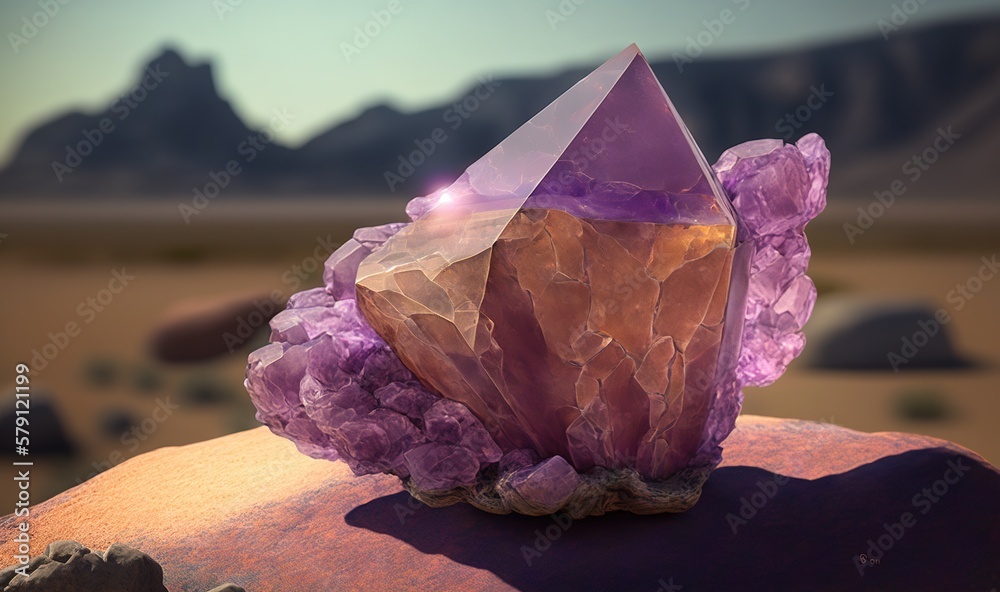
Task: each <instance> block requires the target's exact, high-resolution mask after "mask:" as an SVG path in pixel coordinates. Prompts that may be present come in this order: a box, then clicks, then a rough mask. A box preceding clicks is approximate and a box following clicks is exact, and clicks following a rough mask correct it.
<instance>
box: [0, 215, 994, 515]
mask: <svg viewBox="0 0 1000 592" xmlns="http://www.w3.org/2000/svg"><path fill="white" fill-rule="evenodd" d="M177 203H178V202H169V203H164V204H158V205H154V206H136V205H119V204H115V203H109V204H101V205H98V206H95V205H93V204H88V203H85V202H83V201H80V202H75V203H73V202H70V203H63V204H55V205H53V204H46V205H45V206H13V205H2V204H0V278H2V285H3V290H2V291H0V310H2V311H3V312H2V319H3V321H2V327H3V329H4V336H3V339H2V340H0V364H2V365H0V401H2V405H3V406H4V407H3V411H4V412H6V411H7V410H9V409H10V408H12V406H13V403H12V400H13V391H14V388H13V387H14V367H15V364H17V363H19V362H29V361H30V359H31V358H32V357H33V355H34V354H33V352H35V351H39V352H40V351H41V350H42V348H44V347H45V346H46V345H47V344H50V343H53V342H54V341H63V342H65V347H64V348H60V349H59V351H58V354H57V355H56V356H55V357H54V358H53V359H52V360H50V361H48V362H47V364H46V366H45V368H44V369H41V370H37V369H36V371H34V372H32V374H31V377H32V381H31V386H32V393H33V395H32V396H33V397H34V400H36V401H38V400H41V399H43V398H47V399H48V400H50V401H51V402H52V403H53V404H54V405H55V407H56V409H57V411H58V414H59V416H60V417H61V419H62V421H63V422H64V424H65V428H66V431H67V432H68V434H69V437H70V438H71V439H72V440H73V441H74V442H75V443H76V444H77V445H78V452H77V453H76V454H75V455H72V456H51V457H45V456H36V457H34V458H33V459H32V460H34V461H35V467H34V473H33V474H34V477H35V480H34V481H33V495H32V502H33V503H37V502H40V501H42V500H43V499H46V498H48V497H51V496H52V495H54V494H56V493H58V492H60V491H63V490H65V489H66V488H68V487H71V486H73V485H75V484H76V483H78V482H81V481H83V480H86V479H87V478H88V476H90V475H91V474H93V473H94V472H95V471H97V470H99V469H101V468H107V467H108V466H110V465H111V464H116V463H118V462H123V461H125V460H127V459H129V458H132V457H134V456H136V455H138V454H142V453H143V452H146V451H149V450H152V449H154V448H158V447H161V446H173V445H181V444H187V443H191V442H197V441H201V440H206V439H209V438H213V437H217V436H220V435H224V434H227V433H232V432H234V431H240V430H244V429H248V428H251V427H254V426H256V425H258V424H257V423H256V421H255V420H254V418H253V413H254V409H253V406H252V405H251V403H250V401H249V398H248V397H247V395H246V392H245V391H244V390H243V386H242V379H243V371H244V367H245V364H246V357H247V354H248V353H249V352H250V351H252V349H253V348H254V347H257V346H259V345H261V344H263V343H264V342H266V328H263V329H261V330H259V331H258V332H257V334H256V335H255V336H254V337H252V338H250V339H248V340H247V342H246V344H244V345H243V346H242V347H239V348H236V349H235V350H234V351H233V352H232V353H231V354H224V355H222V356H220V357H219V358H217V359H214V360H212V361H209V362H201V363H186V364H166V363H163V362H158V361H156V360H155V359H153V357H152V356H151V355H150V352H149V339H150V334H151V331H152V329H153V327H154V326H155V325H156V324H157V323H158V321H159V320H160V318H161V316H162V315H163V313H164V311H166V310H168V309H169V308H170V307H171V306H173V305H174V304H176V303H177V302H179V301H183V300H184V299H189V298H205V297H213V296H219V295H227V294H237V293H249V292H260V293H271V292H274V291H278V292H279V293H280V294H281V295H283V296H284V297H287V296H288V295H290V294H291V293H292V291H294V290H295V289H305V288H308V287H312V286H316V285H319V284H320V282H321V271H316V270H315V268H316V267H317V263H321V259H322V258H325V255H326V254H327V253H328V249H329V248H331V247H330V245H334V246H335V245H336V244H338V243H339V242H342V241H343V240H344V239H345V238H346V237H347V236H349V233H350V231H351V229H353V228H355V227H357V226H363V225H373V224H378V223H382V222H388V221H394V220H399V219H401V218H402V216H403V213H402V205H403V204H402V202H400V201H398V200H380V199H356V200H326V201H318V202H317V201H313V202H309V203H294V204H293V203H284V204H282V203H270V204H262V203H252V204H250V205H246V204H239V203H237V200H236V199H232V198H230V197H229V196H227V201H220V202H218V203H212V204H210V205H209V207H207V208H205V209H204V210H203V211H201V212H199V214H197V215H196V216H193V217H192V218H191V220H190V223H185V222H184V220H183V219H182V217H181V215H180V214H179V213H178V210H177ZM867 205H868V203H867V202H865V201H857V202H852V201H844V202H837V203H836V204H835V205H834V206H831V207H830V208H829V210H828V211H827V212H826V213H825V214H823V215H822V216H821V218H820V219H819V220H817V221H816V222H814V223H813V224H812V225H811V226H810V227H809V234H810V238H811V240H812V242H813V260H812V264H811V267H810V275H811V276H812V277H813V278H814V279H815V280H816V283H817V285H818V287H819V289H820V298H821V299H822V298H824V297H829V295H831V294H858V295H868V296H875V297H881V298H890V299H899V300H901V301H920V302H925V303H927V305H928V306H930V307H932V308H938V307H940V308H946V309H947V310H949V312H951V313H952V318H953V320H952V321H951V322H950V323H949V324H948V326H947V330H948V331H950V332H951V336H952V339H953V341H954V344H955V347H956V349H957V350H958V351H959V352H960V353H961V354H962V355H963V356H965V357H966V358H968V359H969V360H971V361H972V362H973V363H972V364H970V365H969V366H968V367H966V368H961V369H948V370H911V371H902V372H899V373H893V372H891V371H865V372H859V371H829V370H824V371H820V370H815V369H811V368H807V367H805V365H804V364H798V363H793V365H792V366H791V368H790V369H789V371H788V372H787V374H786V375H785V376H784V377H783V378H781V379H780V380H779V381H778V382H777V383H775V384H774V385H772V386H770V387H766V388H761V389H747V392H746V401H745V405H744V411H745V412H747V413H752V414H758V415H770V416H778V417H790V418H801V419H809V420H818V421H825V422H830V423H835V424H838V425H841V426H845V427H849V428H853V429H857V430H861V431H865V432H877V431H904V432H914V433H919V434H926V435H930V436H935V437H939V438H944V439H948V440H951V441H953V442H956V443H958V444H960V445H962V446H966V447H968V448H970V449H972V450H974V451H976V452H978V453H979V454H981V455H982V456H984V457H985V458H986V459H987V460H989V461H991V462H992V463H994V464H1000V431H998V430H997V429H996V418H998V417H1000V398H998V391H1000V366H998V363H1000V339H997V337H996V336H997V335H998V334H1000V306H998V303H1000V279H997V280H996V282H995V283H991V282H989V281H987V282H985V283H984V285H983V287H982V289H981V290H980V291H979V292H978V293H976V294H975V296H974V298H972V299H971V300H968V302H967V304H966V305H965V306H964V307H963V308H962V309H961V310H952V309H951V308H950V307H951V306H952V305H951V304H949V302H948V301H947V294H948V293H949V291H950V290H952V289H953V288H954V287H955V285H956V284H959V283H964V282H966V280H967V279H968V278H969V277H971V276H972V275H974V274H975V273H976V271H977V269H978V268H979V267H980V265H981V264H982V263H981V258H982V257H987V258H989V257H991V256H993V254H994V253H996V251H997V247H998V246H1000V239H998V238H997V231H996V229H997V228H998V222H1000V208H997V207H994V206H985V205H983V202H977V203H972V204H940V203H939V204H936V205H935V204H904V205H898V206H896V208H895V209H894V210H890V211H887V212H886V213H885V214H884V216H882V217H881V218H879V219H876V220H874V222H873V224H872V226H871V227H870V228H869V229H868V230H866V231H865V233H864V234H863V235H861V236H858V237H856V239H855V242H854V244H851V243H850V242H849V241H848V239H847V237H846V234H845V232H844V230H843V224H844V223H845V222H852V223H856V218H857V216H858V213H857V207H866V206H867ZM318 256H321V257H318ZM296 266H298V267H296ZM299 268H301V269H304V270H309V269H313V271H311V272H307V271H303V272H302V273H301V274H300V275H299V276H297V279H296V280H294V281H293V280H291V279H290V278H291V277H294V274H298V273H299V271H293V270H296V269H299ZM115 272H118V273H119V274H125V275H127V276H134V279H130V280H128V283H127V285H126V286H124V287H123V289H121V290H120V291H119V292H118V293H116V294H113V298H112V299H111V300H110V302H107V303H106V305H102V306H101V310H100V311H97V310H96V307H93V306H92V305H90V304H87V302H88V300H87V299H88V298H93V297H96V296H97V295H98V294H100V293H101V291H102V290H104V289H105V288H108V287H109V282H111V280H112V278H113V277H114V274H115ZM290 272H293V275H292V276H290V275H289V273H290ZM69 322H75V323H77V324H78V326H79V333H78V334H77V335H75V336H72V337H70V338H69V339H68V340H61V339H55V340H54V339H53V338H52V337H51V336H50V333H53V334H57V333H59V332H62V331H64V330H65V327H66V324H67V323H69ZM57 337H58V336H57ZM56 345H57V346H58V345H59V344H58V343H56ZM807 347H808V346H807ZM49 351H50V352H51V351H53V350H52V348H51V347H50V348H49ZM206 391H208V392H209V395H210V396H200V395H199V394H198V393H201V394H204V393H205V392H206ZM192 392H193V393H195V394H192ZM913 393H924V394H929V395H930V396H932V397H933V398H934V400H936V401H939V402H941V403H943V404H944V405H945V406H946V407H947V411H948V412H947V413H946V414H943V416H941V417H937V418H931V419H923V420H920V419H913V418H911V416H909V415H907V414H905V413H901V412H900V401H901V400H905V398H906V397H907V396H911V395H912V394H913ZM164 402H166V403H168V408H170V413H169V414H167V415H166V417H164V413H163V412H159V413H154V411H155V409H156V408H157V406H162V405H161V404H162V403H164ZM172 406H176V408H175V409H174V408H173V407H172ZM121 415H124V416H128V417H131V418H132V419H133V420H135V421H137V422H140V423H141V422H142V421H143V420H144V419H147V418H150V417H154V415H155V416H156V417H159V418H161V419H162V421H156V422H155V424H154V423H150V422H146V425H148V426H153V425H155V430H153V431H151V432H150V433H148V434H143V435H145V436H147V437H146V439H145V440H144V441H136V440H132V439H127V440H123V439H122V434H121V432H117V431H115V430H116V428H115V426H116V424H115V422H113V421H112V420H111V419H109V418H113V417H115V416H121ZM109 424H110V427H109ZM3 452H4V454H9V453H8V451H6V450H5V451H3ZM246 453H247V454H250V455H252V454H254V451H252V450H248V451H246ZM4 491H5V494H4V495H5V499H3V500H0V503H2V504H5V506H4V507H8V508H11V507H13V505H12V504H13V501H14V500H13V497H12V496H11V495H10V492H11V489H10V488H6V489H5V490H4ZM7 497H10V499H6V498H7Z"/></svg>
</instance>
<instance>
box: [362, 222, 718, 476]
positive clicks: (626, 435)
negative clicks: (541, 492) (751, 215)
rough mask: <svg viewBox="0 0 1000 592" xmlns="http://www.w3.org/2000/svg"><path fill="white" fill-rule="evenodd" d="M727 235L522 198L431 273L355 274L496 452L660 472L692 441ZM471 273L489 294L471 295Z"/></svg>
mask: <svg viewBox="0 0 1000 592" xmlns="http://www.w3.org/2000/svg"><path fill="white" fill-rule="evenodd" d="M416 224H417V225H420V222H417V223H416ZM733 246H734V227H732V226H728V225H713V226H700V225H667V224H654V223H649V222H615V221H606V220H586V219H580V218H577V217H575V216H573V215H571V214H568V213H566V212H563V211H559V210H551V209H527V210H523V211H521V212H518V213H517V214H516V215H515V216H514V218H513V220H511V222H510V223H509V225H508V226H507V227H506V229H505V230H504V231H503V233H502V234H501V235H500V238H499V240H498V241H497V242H496V243H495V245H494V246H493V247H492V248H490V249H488V250H487V251H486V252H484V253H481V254H479V255H477V256H475V257H471V258H469V259H465V260H462V261H460V262H457V263H455V264H453V265H451V266H448V268H447V269H446V270H445V271H444V272H442V273H441V274H439V275H438V276H437V278H436V281H431V280H429V279H427V277H426V276H425V275H424V273H423V272H422V271H421V270H419V269H413V270H409V271H402V272H397V273H392V274H384V275H379V276H377V277H378V279H379V281H370V280H372V279H374V278H369V280H366V281H363V282H360V283H359V284H358V303H359V305H360V306H361V307H362V309H363V310H364V311H365V314H366V316H367V317H368V318H369V319H371V320H373V321H374V327H375V329H376V331H378V332H379V333H380V334H382V335H383V336H385V338H386V339H387V340H388V342H389V343H390V344H392V345H393V347H394V349H395V350H396V351H397V353H398V354H399V355H400V357H401V358H402V360H403V362H404V363H406V365H407V366H409V367H410V368H412V369H419V371H418V372H417V374H418V376H420V377H421V379H422V380H424V381H425V382H426V383H427V384H428V386H430V387H432V388H434V389H435V390H437V391H438V392H440V393H441V394H442V395H444V396H446V397H448V398H452V399H455V400H457V401H460V402H462V403H464V404H466V405H467V406H468V407H469V408H470V409H471V410H472V411H473V413H475V414H476V415H477V416H478V417H480V418H481V419H482V420H483V422H484V424H485V425H486V426H487V429H489V430H490V432H491V433H492V434H493V435H494V437H495V438H496V439H497V441H498V442H499V443H500V445H501V447H503V448H507V449H511V448H532V449H534V450H536V451H538V452H539V453H540V454H541V455H542V456H543V457H546V456H552V455H556V454H558V455H561V456H563V457H564V458H566V459H567V460H569V461H570V462H572V463H573V465H574V466H575V467H576V468H577V469H578V470H586V469H588V468H590V467H593V466H594V465H599V466H604V467H621V466H630V467H634V468H636V469H637V470H639V471H640V472H641V473H643V474H646V475H648V476H650V477H662V476H667V475H669V474H671V473H673V472H674V471H676V470H677V469H679V468H682V467H683V466H684V464H685V463H686V462H687V460H688V459H689V458H690V457H691V455H692V454H693V453H694V450H695V449H696V448H697V446H698V444H699V440H700V437H701V433H702V428H703V426H704V422H705V416H706V414H707V412H708V402H709V398H708V397H706V396H705V391H706V389H707V386H708V385H709V384H711V383H712V381H714V379H715V376H716V371H717V368H716V366H717V363H718V359H719V348H720V343H721V340H722V332H723V327H724V325H723V322H724V315H725V311H726V304H727V299H728V293H729V278H730V267H731V265H732V259H733ZM380 253H381V255H382V260H383V261H385V260H390V261H391V260H392V259H393V258H394V256H399V255H400V253H392V252H386V251H380ZM477 278H482V279H484V280H485V281H484V282H483V283H482V284H480V285H481V286H484V288H485V289H483V290H481V291H480V290H476V291H475V292H476V293H472V292H473V291H471V290H469V289H468V286H470V285H472V284H474V283H477V282H476V281H475V280H476V279H477ZM473 298H481V300H480V301H478V302H477V301H475V300H473ZM699 377H701V380H698V378H699Z"/></svg>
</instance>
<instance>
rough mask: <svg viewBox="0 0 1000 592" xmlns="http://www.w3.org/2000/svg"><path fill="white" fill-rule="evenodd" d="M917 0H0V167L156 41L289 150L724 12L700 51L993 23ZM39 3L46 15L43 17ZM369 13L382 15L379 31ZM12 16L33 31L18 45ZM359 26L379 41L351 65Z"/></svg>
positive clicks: (89, 104)
mask: <svg viewBox="0 0 1000 592" xmlns="http://www.w3.org/2000/svg"><path fill="white" fill-rule="evenodd" d="M922 1H923V2H924V3H923V4H922V5H921V4H920V2H921V0H905V1H904V0H840V1H833V0H770V1H768V0H715V1H705V0H659V1H653V0H633V1H625V0H616V1H612V0H537V1H534V2H530V1H527V0H504V1H493V2H483V1H479V0H466V1H462V2H459V1H453V2H443V1H438V2H432V1H431V0H371V1H369V0H365V1H360V0H351V1H346V0H345V1H330V0H284V1H278V0H173V1H170V2H168V1H165V0H161V1H153V0H102V1H100V2H87V1H84V0H2V2H0V31H2V32H3V34H4V47H3V48H0V73H2V76H3V78H2V81H3V82H2V84H0V163H2V162H6V160H7V158H8V157H9V156H10V154H11V153H12V151H13V150H14V149H16V146H17V145H18V144H19V143H20V141H21V138H22V137H23V134H24V133H25V132H26V131H27V130H29V129H31V128H32V127H33V126H35V125H36V124H38V123H39V122H42V121H45V120H46V119H48V118H49V117H51V116H52V115H53V114H56V113H61V112H64V111H67V110H70V109H83V110H89V111H94V110H98V109H101V108H104V107H106V106H108V105H109V104H110V102H111V101H112V100H113V99H114V98H115V97H116V96H117V95H118V94H119V93H121V92H123V91H124V90H125V89H126V88H127V87H128V86H130V85H131V84H134V83H135V82H136V80H137V76H138V70H139V68H140V66H141V64H143V63H145V62H146V61H147V60H149V59H150V58H152V57H154V56H155V55H157V54H158V52H159V51H161V50H162V49H163V48H164V47H165V46H168V45H169V46H174V47H176V48H177V49H179V50H180V52H181V53H182V55H184V56H185V58H186V59H188V61H189V62H190V61H194V62H201V61H203V60H207V59H211V60H212V61H213V63H214V68H215V77H216V82H217V84H218V85H219V88H220V91H221V93H222V94H223V96H224V97H225V98H227V99H229V100H230V101H231V102H232V104H233V106H234V107H235V109H236V111H237V112H238V114H239V115H240V116H241V117H242V118H243V119H244V120H245V121H247V122H248V123H249V124H250V125H263V123H264V122H266V121H267V119H268V118H269V113H270V112H271V111H272V110H273V109H276V108H284V109H286V110H288V111H291V112H292V113H295V114H296V117H295V119H294V120H293V122H292V124H291V125H289V126H288V127H287V128H285V129H284V130H282V132H280V133H279V138H280V139H281V140H282V141H284V142H286V143H288V144H290V145H296V144H298V143H300V142H302V141H304V140H306V139H308V138H309V137H310V136H311V135H312V134H314V133H315V132H317V131H319V130H320V129H322V128H324V127H326V126H328V125H331V124H333V123H336V122H338V121H340V120H342V119H344V118H347V117H350V116H352V115H353V114H355V113H357V112H358V111H359V110H361V109H362V108H364V107H365V106H367V105H369V104H371V103H373V102H375V101H379V100H385V101H388V102H390V103H392V104H393V105H395V106H396V107H397V108H400V109H404V110H410V109H418V108H422V107H426V106H429V105H433V104H435V103H437V102H438V101H441V100H443V99H447V98H451V97H453V96H455V95H456V94H457V93H459V92H461V91H462V90H464V89H465V88H466V87H467V86H468V85H470V84H471V83H472V81H474V80H475V79H476V78H477V77H478V76H480V75H486V74H489V75H493V76H495V77H497V76H504V75H506V74H513V73H530V72H551V71H556V70H560V69H563V68H565V67H567V66H570V65H578V64H596V63H599V62H601V61H603V60H605V59H607V58H608V57H610V56H611V55H613V54H614V53H616V52H617V51H619V50H621V49H623V48H624V47H625V46H627V45H628V44H629V43H631V42H633V41H634V42H636V43H638V44H639V47H640V48H641V49H642V50H643V51H644V53H645V54H646V55H647V57H649V58H660V57H667V58H669V57H670V55H671V54H672V52H674V51H678V50H681V51H682V50H683V48H684V46H685V45H686V44H687V43H688V38H689V37H692V38H693V37H696V36H697V35H698V34H699V33H701V32H702V31H703V30H704V29H705V24H704V23H703V21H705V20H709V21H711V20H714V19H718V18H719V16H720V13H721V11H722V10H724V9H729V10H731V11H732V15H731V17H730V18H729V20H730V23H728V24H725V25H723V28H722V31H721V33H720V34H718V36H717V37H716V36H711V42H710V43H709V44H708V46H707V47H706V48H705V54H704V55H721V54H732V53H742V52H758V51H766V50H768V49H773V48H781V47H788V46H802V45H809V44H817V43H822V42H824V41H826V40H830V39H840V38H844V37H854V36H859V35H878V34H879V30H878V21H879V20H880V19H888V18H889V16H890V15H891V14H892V11H893V5H894V4H898V5H899V6H903V5H904V4H907V5H908V7H912V6H919V8H918V9H917V10H916V12H915V13H914V14H913V15H912V16H911V17H909V19H908V21H907V22H906V23H905V24H904V25H903V26H904V27H907V28H909V27H919V26H922V25H924V24H927V23H929V22H933V21H937V20H941V19H946V18H957V17H960V16H962V15H967V14H977V13H980V14H981V13H984V12H986V11H990V12H992V13H994V14H996V13H1000V2H998V1H997V0H922ZM63 3H64V4H63ZM397 3H398V4H397ZM46 4H48V5H50V11H55V9H54V8H52V7H53V6H55V7H58V9H57V10H58V11H57V12H55V14H54V15H53V16H51V17H49V16H47V15H45V14H44V12H42V8H41V7H42V6H43V5H46ZM390 5H394V6H393V7H394V8H396V9H397V12H396V14H390V13H388V12H385V11H386V9H387V8H389V7H390ZM372 11H383V17H382V18H383V21H385V20H386V17H385V15H390V17H391V18H389V20H388V22H387V24H385V25H384V26H383V25H378V24H377V23H375V22H373V21H374V17H373V15H372ZM555 15H559V17H556V16H555ZM563 16H564V18H561V17H563ZM25 18H27V19H28V20H29V21H30V20H32V19H34V20H35V22H36V23H38V24H41V25H42V26H40V27H38V28H37V30H36V31H34V34H33V36H31V37H30V38H29V37H28V35H24V36H23V39H22V40H18V39H17V37H16V36H19V35H22V34H23V33H24V32H25V31H22V29H24V28H25V24H24V20H23V19H25ZM356 27H360V28H362V29H365V28H367V29H368V30H369V31H370V32H375V33H376V34H375V36H374V37H373V38H371V39H370V42H369V43H368V44H367V46H366V47H363V48H357V51H355V50H353V49H351V50H348V51H349V53H350V54H351V55H350V56H349V59H348V57H347V56H345V46H344V44H351V45H353V44H354V43H355V36H356V29H355V28H356ZM26 33H28V34H31V33H32V30H31V28H30V27H29V28H27V31H26ZM708 35H709V34H708V33H703V34H702V39H707V38H708ZM23 41H26V43H23ZM14 45H17V47H16V48H15V47H14Z"/></svg>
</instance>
